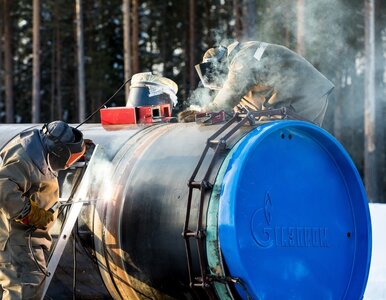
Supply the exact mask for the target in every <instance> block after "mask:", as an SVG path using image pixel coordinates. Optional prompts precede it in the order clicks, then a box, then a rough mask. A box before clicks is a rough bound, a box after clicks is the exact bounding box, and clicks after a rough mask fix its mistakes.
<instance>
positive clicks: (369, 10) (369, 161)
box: [364, 0, 379, 202]
mask: <svg viewBox="0 0 386 300" xmlns="http://www.w3.org/2000/svg"><path fill="white" fill-rule="evenodd" d="M365 55H366V69H365V107H364V112H365V115H364V125H365V151H364V152H365V153H364V162H365V166H364V181H365V186H366V190H367V196H368V198H369V201H371V202H375V201H377V200H378V196H379V195H378V185H377V175H378V166H377V161H376V155H377V152H378V151H377V148H376V124H375V122H376V120H375V116H376V101H375V100H376V98H375V33H374V0H366V1H365Z"/></svg>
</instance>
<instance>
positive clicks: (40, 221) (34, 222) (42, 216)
mask: <svg viewBox="0 0 386 300" xmlns="http://www.w3.org/2000/svg"><path fill="white" fill-rule="evenodd" d="M29 201H30V206H31V207H30V211H29V213H28V214H27V215H26V216H25V217H24V218H22V219H17V220H16V221H18V222H20V223H22V224H24V225H28V226H34V227H36V228H38V229H46V227H47V225H48V224H49V223H50V222H52V221H53V220H54V214H53V213H52V212H50V211H46V210H45V209H43V208H40V207H38V204H37V202H36V201H34V200H32V199H29Z"/></svg>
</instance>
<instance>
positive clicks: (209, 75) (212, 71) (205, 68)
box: [194, 46, 228, 90]
mask: <svg viewBox="0 0 386 300" xmlns="http://www.w3.org/2000/svg"><path fill="white" fill-rule="evenodd" d="M226 56H227V48H226V47H224V46H219V47H216V48H210V49H209V50H208V51H206V52H205V54H204V57H203V60H202V63H200V64H197V65H195V66H194V67H195V68H196V71H197V74H198V76H199V77H200V80H201V82H202V84H203V85H204V87H206V88H209V89H211V90H220V89H221V88H222V86H223V84H224V81H225V79H226V76H227V74H228V66H227V59H226Z"/></svg>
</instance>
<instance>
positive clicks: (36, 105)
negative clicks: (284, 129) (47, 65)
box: [32, 0, 40, 123]
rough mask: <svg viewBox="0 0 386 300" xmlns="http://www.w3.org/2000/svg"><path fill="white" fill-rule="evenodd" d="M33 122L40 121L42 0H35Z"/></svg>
mask: <svg viewBox="0 0 386 300" xmlns="http://www.w3.org/2000/svg"><path fill="white" fill-rule="evenodd" d="M32 30H33V50H32V53H33V54H32V65H33V69H32V123H40V0H33V29H32Z"/></svg>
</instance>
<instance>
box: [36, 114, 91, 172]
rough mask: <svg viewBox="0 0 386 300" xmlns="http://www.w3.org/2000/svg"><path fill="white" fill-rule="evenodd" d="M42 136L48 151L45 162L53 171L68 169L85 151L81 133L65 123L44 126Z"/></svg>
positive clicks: (52, 123) (57, 122)
mask: <svg viewBox="0 0 386 300" xmlns="http://www.w3.org/2000/svg"><path fill="white" fill-rule="evenodd" d="M42 134H43V143H44V144H45V146H46V148H47V151H48V154H47V161H48V164H49V166H50V168H51V169H52V170H53V171H59V170H65V169H67V168H69V167H70V166H71V165H72V164H73V163H74V162H76V161H77V160H78V159H79V158H81V157H82V156H83V154H84V153H85V151H86V146H85V143H84V140H83V134H82V132H80V131H79V130H78V129H76V128H73V127H71V126H69V125H68V124H67V123H65V122H62V121H55V122H51V123H49V124H44V125H43V128H42Z"/></svg>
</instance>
